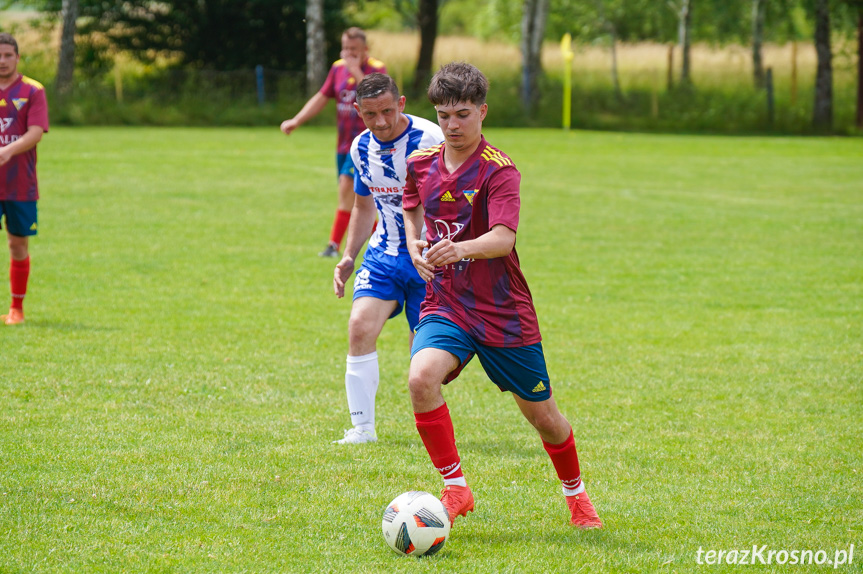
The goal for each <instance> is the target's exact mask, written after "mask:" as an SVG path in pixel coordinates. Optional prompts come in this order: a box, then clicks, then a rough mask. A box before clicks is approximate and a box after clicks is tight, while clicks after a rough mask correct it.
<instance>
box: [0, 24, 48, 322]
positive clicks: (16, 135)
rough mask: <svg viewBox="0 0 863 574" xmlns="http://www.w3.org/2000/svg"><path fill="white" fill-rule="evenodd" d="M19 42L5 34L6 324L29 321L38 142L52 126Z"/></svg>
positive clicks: (0, 163)
mask: <svg viewBox="0 0 863 574" xmlns="http://www.w3.org/2000/svg"><path fill="white" fill-rule="evenodd" d="M20 59H21V56H20V55H19V54H18V42H16V41H15V38H13V37H12V36H11V35H9V34H0V219H2V218H5V221H6V235H7V237H8V239H9V253H10V255H11V256H12V262H11V265H10V267H9V284H10V287H11V291H12V305H11V307H10V308H9V313H7V314H6V315H0V321H3V323H5V324H6V325H17V324H20V323H23V322H24V295H25V294H26V293H27V280H28V279H29V277H30V252H29V237H30V236H31V235H36V232H37V225H36V219H37V217H36V215H37V214H36V200H38V199H39V186H38V183H37V181H36V144H38V143H39V142H40V141H41V140H42V134H43V133H44V132H47V131H48V104H47V101H46V100H45V89H44V88H43V87H42V84H40V83H39V82H37V81H35V80H31V79H30V78H28V77H27V76H22V75H21V74H19V73H18V61H19V60H20Z"/></svg>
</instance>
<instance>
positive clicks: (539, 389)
mask: <svg viewBox="0 0 863 574" xmlns="http://www.w3.org/2000/svg"><path fill="white" fill-rule="evenodd" d="M544 390H545V384H543V382H542V381H540V382H539V384H538V385H537V386H535V387H534V388H533V390H532V391H531V392H532V393H541V392H542V391H544Z"/></svg>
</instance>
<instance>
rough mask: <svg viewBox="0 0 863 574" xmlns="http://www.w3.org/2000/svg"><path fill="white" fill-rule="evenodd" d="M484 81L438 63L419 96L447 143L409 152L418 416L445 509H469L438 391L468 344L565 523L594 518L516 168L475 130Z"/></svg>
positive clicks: (468, 70) (588, 523)
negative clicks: (419, 287)
mask: <svg viewBox="0 0 863 574" xmlns="http://www.w3.org/2000/svg"><path fill="white" fill-rule="evenodd" d="M487 92H488V81H487V80H486V78H485V76H483V74H482V72H480V71H479V70H478V69H476V68H475V67H474V66H472V65H470V64H465V63H455V64H448V65H446V66H444V67H442V68H441V69H440V71H438V72H437V74H435V76H434V78H432V81H431V84H430V85H429V90H428V96H429V100H430V101H431V102H432V103H433V104H434V105H435V110H436V111H437V118H438V123H439V124H440V127H441V129H442V130H443V133H444V143H443V144H441V145H438V146H434V147H432V148H429V149H426V150H419V151H417V152H415V153H414V154H412V155H411V157H410V158H409V159H408V163H407V171H408V178H407V185H406V187H405V192H404V197H403V203H402V206H403V208H404V213H405V218H404V219H405V235H406V237H407V245H408V249H409V251H410V255H411V260H412V261H413V263H414V266H415V267H416V269H417V271H418V272H419V273H420V276H421V277H422V278H423V279H425V281H426V282H427V283H428V284H427V288H426V297H425V300H424V301H423V304H422V307H421V310H420V323H419V326H418V327H417V331H416V336H415V338H414V343H413V347H412V349H411V353H412V356H411V365H410V373H409V387H410V396H411V403H412V406H413V409H414V415H415V421H416V427H417V430H418V431H419V434H420V437H421V438H422V441H423V444H424V445H425V447H426V450H427V451H428V453H429V457H430V458H431V460H432V464H434V466H435V467H436V468H437V470H438V472H439V473H440V474H441V476H442V477H443V479H444V490H443V492H442V493H441V494H442V496H441V501H442V502H443V503H444V506H445V507H446V508H447V511H448V512H449V516H450V521H455V518H456V516H466V515H467V513H468V512H470V511H472V510H473V509H474V498H473V494H472V493H471V491H470V488H469V487H468V486H467V481H466V479H465V477H464V473H463V472H462V468H461V458H460V456H459V453H458V449H457V448H456V443H455V432H454V429H453V425H452V419H451V418H450V414H449V409H448V407H447V404H446V402H445V400H444V398H443V394H442V392H441V391H442V386H443V385H444V384H446V383H447V382H450V381H452V380H453V379H455V378H456V377H457V376H458V374H459V372H460V371H461V369H462V368H464V366H465V365H466V364H467V363H468V361H470V360H471V358H472V357H473V356H474V355H477V356H478V357H479V360H480V363H481V364H482V367H483V369H484V370H485V372H486V374H487V375H488V376H489V378H490V379H491V380H492V381H493V382H494V383H495V384H497V386H498V387H499V388H500V390H501V391H509V392H511V393H512V395H513V397H514V398H515V401H516V404H518V407H519V409H520V410H521V412H522V414H523V415H524V416H525V418H526V419H527V420H528V421H529V422H530V423H531V424H532V425H533V426H534V428H536V430H537V431H538V432H539V435H540V437H541V439H542V444H543V446H544V447H545V450H546V452H547V453H548V455H549V457H550V458H551V461H552V463H553V464H554V468H555V470H556V472H557V475H558V477H559V478H560V480H561V482H562V484H563V492H564V495H565V497H566V502H567V506H568V507H569V510H570V514H571V522H572V524H575V525H576V526H578V527H580V528H601V527H602V522H601V520H600V519H599V516H598V515H597V514H596V510H595V509H594V507H593V504H592V503H591V501H590V499H589V498H588V497H587V493H586V492H585V491H584V484H583V483H582V480H581V471H580V469H579V463H578V454H577V452H576V448H575V440H574V437H573V432H572V427H571V426H570V424H569V422H568V421H567V420H566V418H565V417H564V416H563V414H561V412H560V411H559V410H558V407H557V404H556V403H555V401H554V399H553V398H552V397H551V382H550V380H549V377H548V372H547V369H546V365H545V357H544V355H543V350H542V343H541V342H540V341H541V338H542V337H541V335H540V332H539V323H538V321H537V318H536V311H535V309H534V306H533V299H532V297H531V294H530V290H529V289H528V286H527V282H526V281H525V279H524V275H523V274H522V272H521V269H520V267H519V261H518V255H517V254H516V252H515V238H516V231H517V228H518V216H519V208H520V198H519V184H520V181H521V175H520V174H519V172H518V170H517V169H516V167H515V164H514V163H513V161H512V160H511V159H510V158H509V157H508V156H507V155H506V154H504V153H503V152H501V151H500V150H498V149H497V148H494V147H493V146H491V145H489V144H488V142H486V140H485V138H484V137H483V135H482V122H483V120H484V119H485V117H486V112H487V110H488V106H487V104H486V103H485V100H486V94H487ZM423 221H425V225H426V228H427V230H428V231H427V234H426V237H425V238H421V237H420V230H421V229H422V224H423ZM426 248H427V249H428V251H427V252H426V253H425V254H423V250H425V249H426Z"/></svg>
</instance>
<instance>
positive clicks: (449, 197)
mask: <svg viewBox="0 0 863 574" xmlns="http://www.w3.org/2000/svg"><path fill="white" fill-rule="evenodd" d="M440 200H441V201H455V198H454V197H453V196H452V194H451V193H450V192H448V191H445V192H444V194H443V195H442V196H441V198H440Z"/></svg>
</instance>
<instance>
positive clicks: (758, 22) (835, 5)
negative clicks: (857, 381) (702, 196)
mask: <svg viewBox="0 0 863 574" xmlns="http://www.w3.org/2000/svg"><path fill="white" fill-rule="evenodd" d="M4 3H5V4H6V5H7V6H8V5H9V4H12V2H10V1H9V0H0V7H2V5H3V4H4ZM15 3H16V4H18V5H27V6H30V7H33V8H36V9H38V10H40V11H43V12H46V13H49V14H55V15H57V16H58V17H59V19H60V21H61V22H62V34H61V46H60V54H59V58H58V69H57V76H56V80H55V87H56V89H57V91H58V92H59V93H63V92H65V91H68V90H70V89H71V87H72V86H73V77H74V74H75V72H76V69H81V70H82V71H88V72H90V73H92V72H93V71H99V70H107V69H108V68H110V66H111V60H112V54H114V53H116V52H117V51H123V52H126V53H128V54H130V55H132V56H133V57H135V58H138V59H139V60H142V61H150V62H152V61H154V60H155V59H157V58H159V57H165V56H167V57H169V59H170V61H172V62H174V65H175V66H178V67H186V68H198V69H212V70H236V69H243V68H248V67H250V66H251V65H263V66H265V67H269V68H275V69H282V70H298V71H299V70H304V71H305V72H306V77H307V83H308V85H309V87H310V89H316V87H317V86H319V85H320V84H321V83H322V81H323V76H324V75H325V74H326V70H327V68H328V65H329V63H330V62H331V61H332V60H333V59H335V58H336V57H337V55H338V51H339V37H340V35H341V31H342V30H344V29H345V28H346V27H347V26H349V25H352V24H360V25H365V26H367V27H368V26H373V25H374V21H368V20H367V21H365V22H353V21H348V18H347V17H346V16H345V15H346V14H347V13H351V14H365V13H371V12H375V13H377V14H380V13H382V12H383V13H386V12H390V13H393V14H397V15H398V16H399V21H400V22H401V25H403V26H406V27H411V28H414V29H416V30H418V32H419V35H420V50H419V53H418V54H417V64H416V72H415V75H414V89H419V87H420V86H421V85H423V84H424V82H425V81H426V79H427V78H428V77H429V75H430V74H431V72H432V70H431V67H432V56H433V54H434V45H435V41H436V38H437V36H438V34H440V33H446V34H448V33H451V32H455V31H457V32H462V33H469V34H476V35H480V36H485V37H504V38H508V39H509V40H511V41H513V42H518V43H519V45H520V46H521V51H522V99H523V103H524V106H525V109H526V110H527V111H528V112H529V111H530V110H531V108H532V107H533V106H535V105H536V103H537V102H538V99H539V95H540V94H539V79H540V77H541V75H542V73H543V72H542V68H541V59H540V55H541V50H542V44H543V41H546V40H554V41H557V40H559V39H560V37H561V36H562V35H563V34H564V33H569V34H571V35H572V37H573V38H574V39H575V40H576V41H582V42H595V41H598V40H604V41H607V42H608V44H609V46H610V48H611V50H612V56H614V50H615V46H616V45H617V43H619V42H634V41H653V42H662V43H669V44H670V45H673V46H674V49H676V50H679V51H680V54H681V61H682V68H681V72H680V84H681V85H682V86H684V87H685V86H686V85H687V84H689V83H691V66H692V60H691V57H690V50H691V46H692V43H693V42H694V41H699V42H712V43H726V42H733V43H739V44H744V45H750V46H751V55H752V68H753V82H754V83H755V85H756V86H763V85H764V82H765V70H764V65H763V57H762V47H763V45H764V43H765V42H767V41H773V42H784V41H811V42H813V43H814V45H815V50H816V54H817V62H818V63H817V71H816V82H815V96H814V107H813V123H814V124H815V126H817V127H824V128H829V127H830V126H831V124H832V119H833V101H832V100H833V95H832V84H833V78H832V69H833V53H832V48H831V37H832V36H833V34H836V33H841V34H845V35H847V36H851V35H855V34H856V36H857V39H858V47H857V60H858V66H857V95H858V97H857V125H858V127H860V128H863V83H861V78H863V0H161V1H159V2H154V1H152V0H24V1H18V2H15ZM447 4H449V5H450V7H452V8H455V9H454V10H452V12H454V13H457V14H459V15H460V18H461V20H459V21H457V22H455V24H454V28H459V29H458V30H455V29H454V30H449V29H443V30H441V29H440V28H441V26H440V13H441V10H442V8H443V7H444V6H445V5H447ZM349 7H350V8H351V10H347V9H346V8H349ZM461 8H463V9H461ZM614 61H615V59H614V57H613V58H612V62H614ZM613 73H614V74H615V77H616V71H615V70H613Z"/></svg>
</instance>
